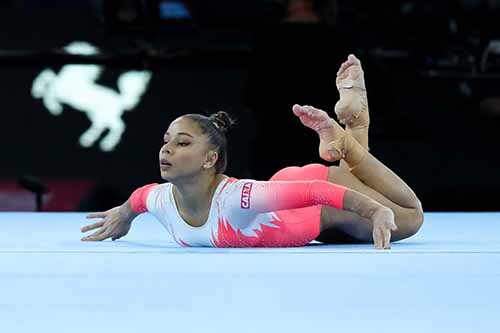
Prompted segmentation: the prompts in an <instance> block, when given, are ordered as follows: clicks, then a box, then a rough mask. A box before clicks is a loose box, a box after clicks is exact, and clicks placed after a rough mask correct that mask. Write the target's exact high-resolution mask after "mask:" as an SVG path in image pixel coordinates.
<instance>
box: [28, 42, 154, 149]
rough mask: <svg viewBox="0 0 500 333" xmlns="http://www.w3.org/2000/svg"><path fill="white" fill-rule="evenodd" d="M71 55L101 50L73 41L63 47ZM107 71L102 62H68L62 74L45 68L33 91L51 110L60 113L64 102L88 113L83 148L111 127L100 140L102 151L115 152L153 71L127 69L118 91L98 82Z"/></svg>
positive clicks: (80, 139) (33, 94) (82, 141)
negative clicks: (128, 114) (128, 113)
mask: <svg viewBox="0 0 500 333" xmlns="http://www.w3.org/2000/svg"><path fill="white" fill-rule="evenodd" d="M64 49H65V50H66V51H67V52H68V53H70V54H84V55H92V54H98V53H99V49H98V48H96V47H95V46H93V45H91V44H89V43H87V42H73V43H71V44H69V45H68V46H66V47H65V48H64ZM103 70H104V68H103V66H99V65H87V64H85V65H65V66H63V67H62V68H61V70H60V71H59V73H57V74H56V73H55V72H54V71H53V70H51V69H44V70H43V71H42V72H41V73H40V74H39V75H38V76H37V77H36V78H35V79H34V80H33V85H32V88H31V94H32V96H33V97H34V98H42V99H43V104H44V105H45V107H46V108H47V110H49V112H50V113H51V114H53V115H55V116H58V115H60V114H61V113H62V111H63V104H66V105H68V106H70V107H71V108H73V109H75V110H78V111H82V112H85V113H86V114H87V117H88V118H89V120H90V121H91V126H90V127H89V128H88V129H87V130H86V131H85V132H84V133H83V134H82V135H81V136H80V138H79V142H80V145H82V146H83V147H91V146H92V145H93V144H94V143H95V142H96V141H97V140H98V139H99V138H100V137H101V135H102V134H103V133H104V132H105V131H106V130H108V132H107V133H106V134H105V136H104V137H103V138H102V140H101V141H100V143H99V147H100V148H101V150H103V151H106V152H109V151H112V150H113V149H114V148H115V147H116V145H117V144H118V143H119V142H120V139H121V136H122V134H123V132H124V131H125V128H126V125H125V123H124V121H123V120H122V114H123V112H125V111H129V110H132V109H133V108H134V107H136V106H137V104H138V103H139V101H140V100H141V96H142V95H143V94H144V92H145V90H146V88H147V86H148V84H149V81H150V79H151V72H150V71H128V72H125V73H123V74H122V75H120V77H119V78H118V81H117V86H118V91H116V90H114V89H112V88H109V87H106V86H102V85H99V84H97V83H96V80H97V79H98V78H99V76H100V75H101V73H102V71H103Z"/></svg>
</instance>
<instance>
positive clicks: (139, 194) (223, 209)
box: [81, 55, 423, 249]
mask: <svg viewBox="0 0 500 333" xmlns="http://www.w3.org/2000/svg"><path fill="white" fill-rule="evenodd" d="M363 75H364V74H363V70H362V67H361V63H360V61H359V60H358V59H357V58H356V57H355V56H354V55H349V57H348V59H347V61H346V62H344V63H343V64H342V65H341V67H340V69H339V71H338V73H337V79H336V85H337V89H338V91H339V94H340V99H339V101H338V102H337V104H336V105H335V113H336V114H337V118H338V119H339V122H340V123H342V124H344V125H345V130H344V129H343V128H342V127H341V126H340V125H339V124H338V123H337V122H336V121H335V120H333V119H332V118H330V117H329V115H328V114H327V113H326V112H324V111H322V110H319V109H316V108H314V107H311V106H300V105H294V106H293V113H294V114H295V115H296V116H297V117H298V118H299V119H300V121H301V122H302V124H303V125H305V126H307V127H309V128H311V129H313V130H315V131H316V132H317V133H318V136H319V140H320V144H319V154H320V157H321V158H323V159H324V160H326V161H328V162H332V161H336V160H341V161H340V166H338V167H336V166H330V167H328V166H325V165H322V164H309V165H306V166H304V167H288V168H285V169H282V170H280V171H279V172H277V173H276V174H275V175H274V176H273V177H272V178H271V179H270V180H269V181H256V180H251V179H236V178H233V177H228V176H226V175H224V171H225V169H226V163H227V160H226V158H227V142H226V138H225V133H226V131H227V130H228V129H229V128H230V127H231V125H232V124H233V120H232V119H231V118H230V117H229V116H228V115H227V114H226V113H225V112H222V111H221V112H217V113H215V114H213V115H211V116H210V117H205V116H202V115H198V114H188V115H184V116H181V117H179V118H177V119H176V120H174V121H173V122H172V123H171V124H170V126H169V127H168V129H167V131H166V133H165V135H164V144H163V146H162V148H161V149H160V152H159V162H160V173H161V177H162V179H164V180H166V181H167V182H166V183H163V184H149V185H145V186H143V187H141V188H139V189H137V190H135V191H134V192H133V193H132V195H131V196H130V198H129V199H128V200H127V201H126V202H125V203H124V204H122V205H121V206H118V207H115V208H112V209H110V210H108V211H105V212H100V213H93V214H89V215H88V216H87V218H101V220H100V221H98V222H96V223H93V224H90V225H87V226H85V227H83V228H82V229H81V231H82V232H87V231H90V230H94V229H97V230H96V231H95V232H94V233H93V234H91V235H89V236H86V237H83V238H82V240H83V241H102V240H105V239H107V238H111V240H115V239H118V238H121V237H123V236H124V235H126V234H127V233H128V231H129V230H130V227H131V223H132V221H133V220H134V218H135V217H136V216H138V215H139V214H141V213H144V212H150V213H151V214H153V215H154V216H155V217H156V218H157V219H158V220H159V221H160V222H161V223H162V224H163V225H164V226H165V228H166V229H167V230H168V231H169V233H170V234H171V236H172V237H173V238H174V240H175V241H176V242H177V243H178V244H180V245H182V246H208V247H289V246H303V245H305V244H308V243H309V242H311V241H312V240H315V239H316V240H318V241H320V242H324V243H346V242H348V243H366V242H374V244H375V247H376V248H377V249H389V248H390V242H391V238H392V240H401V239H404V238H407V237H409V236H411V235H413V234H415V233H416V232H417V231H418V230H419V228H420V226H421V225H422V223H423V212H422V206H421V204H420V201H419V200H418V198H417V197H416V195H415V194H414V193H413V191H412V190H411V189H410V188H409V187H408V186H407V185H406V184H405V183H404V182H403V181H402V180H401V179H400V178H399V177H398V176H397V175H396V174H394V173H393V172H392V171H391V170H389V169H388V168H387V167H386V166H385V165H383V164H382V163H381V162H380V161H378V160H377V159H376V158H375V157H374V156H373V155H372V154H371V153H369V151H368V150H369V149H368V127H369V122H370V117H369V114H368V101H367V95H366V89H365V84H364V76H363Z"/></svg>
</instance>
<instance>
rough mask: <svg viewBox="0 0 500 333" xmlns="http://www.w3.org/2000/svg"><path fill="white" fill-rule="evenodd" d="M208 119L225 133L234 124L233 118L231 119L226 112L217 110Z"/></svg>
mask: <svg viewBox="0 0 500 333" xmlns="http://www.w3.org/2000/svg"><path fill="white" fill-rule="evenodd" d="M209 119H210V121H212V123H213V124H214V126H215V127H217V129H218V130H219V131H221V132H222V133H224V134H225V133H227V132H228V131H229V130H230V129H231V127H233V125H234V124H235V121H234V119H232V118H231V117H230V116H229V114H228V113H227V112H224V111H218V112H216V113H214V114H212V115H210V117H209Z"/></svg>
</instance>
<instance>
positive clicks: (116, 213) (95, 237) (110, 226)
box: [81, 206, 135, 241]
mask: <svg viewBox="0 0 500 333" xmlns="http://www.w3.org/2000/svg"><path fill="white" fill-rule="evenodd" d="M134 217H135V216H133V215H131V214H130V212H128V210H127V209H126V207H124V206H118V207H115V208H111V209H110V210H107V211H105V212H101V213H92V214H89V215H87V218H88V219H94V218H101V219H102V220H100V221H99V222H96V223H93V224H90V225H86V226H85V227H83V228H81V231H82V232H87V231H90V230H94V229H97V231H95V232H94V233H93V234H92V235H90V236H86V237H83V238H82V241H102V240H105V239H107V238H110V237H111V240H113V241H114V240H115V239H119V238H121V237H123V236H125V235H126V234H128V232H129V230H130V226H131V225H132V221H133V219H134ZM98 228H99V229H98Z"/></svg>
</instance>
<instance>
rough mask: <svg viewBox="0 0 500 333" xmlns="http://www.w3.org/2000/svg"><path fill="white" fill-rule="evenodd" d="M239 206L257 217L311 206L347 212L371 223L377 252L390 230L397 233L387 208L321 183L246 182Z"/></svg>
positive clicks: (360, 196) (335, 186)
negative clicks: (271, 212)
mask: <svg viewBox="0 0 500 333" xmlns="http://www.w3.org/2000/svg"><path fill="white" fill-rule="evenodd" d="M246 201H248V203H247V202H246ZM241 204H242V208H244V207H245V206H246V205H247V206H248V208H249V209H251V210H252V211H254V212H258V213H263V212H269V211H276V210H286V209H294V208H303V207H309V206H315V205H327V206H330V207H333V208H337V209H342V210H347V211H350V212H353V213H356V214H358V215H360V216H362V217H365V218H368V219H370V220H371V221H372V222H373V239H374V241H375V246H376V247H377V248H388V247H389V243H390V233H391V230H396V229H397V227H396V224H395V222H394V214H393V212H392V210H390V209H389V208H387V207H385V206H383V205H382V204H380V203H378V202H376V201H375V200H373V199H371V198H369V197H368V196H366V195H364V194H362V193H360V192H357V191H354V190H352V189H348V188H346V187H344V186H341V185H337V184H333V183H330V182H327V181H322V180H313V181H267V182H266V181H257V182H247V183H244V184H243V186H242V190H241Z"/></svg>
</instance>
